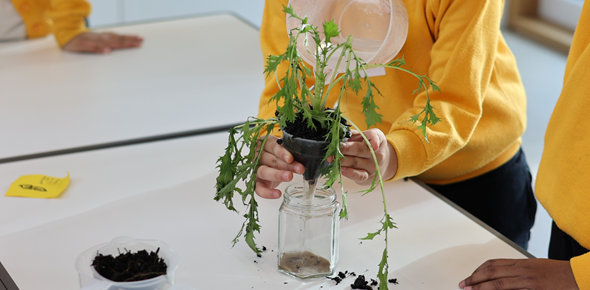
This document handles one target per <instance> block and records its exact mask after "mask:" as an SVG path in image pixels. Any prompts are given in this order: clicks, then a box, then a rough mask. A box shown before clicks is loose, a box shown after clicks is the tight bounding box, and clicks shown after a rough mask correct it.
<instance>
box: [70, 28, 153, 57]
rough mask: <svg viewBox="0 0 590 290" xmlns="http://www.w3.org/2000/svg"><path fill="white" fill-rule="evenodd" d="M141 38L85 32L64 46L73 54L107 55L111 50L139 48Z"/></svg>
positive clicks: (109, 33)
mask: <svg viewBox="0 0 590 290" xmlns="http://www.w3.org/2000/svg"><path fill="white" fill-rule="evenodd" d="M142 42H143V38H141V37H138V36H131V35H120V34H115V33H111V32H103V33H97V32H86V33H82V34H80V35H78V36H76V37H74V38H73V39H72V40H70V42H68V43H67V44H66V45H65V46H64V50H67V51H73V52H90V53H109V52H111V51H112V50H113V49H121V48H132V47H140V46H141V43H142Z"/></svg>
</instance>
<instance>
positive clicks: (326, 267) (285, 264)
mask: <svg viewBox="0 0 590 290" xmlns="http://www.w3.org/2000/svg"><path fill="white" fill-rule="evenodd" d="M279 269H281V270H284V271H287V272H291V273H299V274H304V275H313V274H322V273H330V261H328V260H327V259H326V258H324V257H320V256H318V255H316V254H313V253H311V252H309V251H305V252H289V253H284V254H283V256H282V257H281V260H280V261H279Z"/></svg>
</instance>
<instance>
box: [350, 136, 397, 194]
mask: <svg viewBox="0 0 590 290" xmlns="http://www.w3.org/2000/svg"><path fill="white" fill-rule="evenodd" d="M363 133H364V134H365V136H366V137H367V139H368V140H369V143H371V147H372V148H373V151H375V157H377V163H378V164H379V171H380V172H381V175H382V177H383V179H384V180H387V179H390V178H392V177H393V176H394V175H395V173H396V172H397V155H396V153H395V149H394V148H393V146H391V144H389V142H387V139H386V138H385V134H384V133H383V131H381V130H379V129H369V130H367V131H364V132H363ZM341 151H342V154H344V158H342V159H341V160H340V162H341V164H342V175H344V176H346V177H348V178H350V179H352V180H354V181H355V182H356V183H358V184H361V185H367V184H371V182H372V181H373V178H374V177H375V173H376V172H377V167H376V166H375V162H374V161H373V155H372V154H371V150H370V149H369V147H368V146H367V145H366V144H365V141H364V140H363V137H362V136H361V134H360V133H359V132H358V131H354V130H353V131H352V137H350V138H349V139H348V142H346V143H344V144H343V145H342V148H341Z"/></svg>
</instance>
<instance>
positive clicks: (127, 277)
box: [92, 248, 168, 282]
mask: <svg viewBox="0 0 590 290" xmlns="http://www.w3.org/2000/svg"><path fill="white" fill-rule="evenodd" d="M159 251H160V248H158V250H156V251H155V252H151V251H150V252H149V253H148V252H147V251H146V250H141V251H137V252H136V253H133V252H130V251H126V252H125V253H122V254H121V253H120V254H119V255H118V256H117V257H113V256H112V255H103V254H100V253H99V254H98V255H97V256H96V257H95V258H94V260H93V261H92V266H93V267H94V269H96V272H98V273H99V274H100V275H101V276H103V277H105V278H107V279H109V280H111V281H115V282H133V281H142V280H147V279H151V278H155V277H158V276H160V275H166V270H167V269H168V266H167V265H166V263H165V262H164V259H162V258H160V257H159V256H158V252H159Z"/></svg>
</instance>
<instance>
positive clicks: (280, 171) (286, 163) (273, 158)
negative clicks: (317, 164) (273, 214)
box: [256, 135, 305, 198]
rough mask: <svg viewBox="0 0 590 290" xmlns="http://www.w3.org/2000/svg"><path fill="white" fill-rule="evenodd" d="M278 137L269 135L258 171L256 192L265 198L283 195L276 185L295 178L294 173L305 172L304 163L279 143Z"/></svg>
mask: <svg viewBox="0 0 590 290" xmlns="http://www.w3.org/2000/svg"><path fill="white" fill-rule="evenodd" d="M277 139H278V138H277V137H275V136H272V135H270V136H269V137H268V140H267V141H266V144H264V150H263V151H262V153H261V154H262V155H261V156H260V167H258V171H257V172H256V193H257V194H258V195H259V196H260V197H263V198H279V197H281V191H280V190H278V189H276V187H277V186H278V185H279V184H281V182H289V181H291V180H293V173H298V174H303V172H305V167H304V166H303V164H301V163H299V162H297V161H295V159H294V158H293V155H292V154H291V153H289V151H287V149H285V147H283V146H282V145H279V144H278V143H277Z"/></svg>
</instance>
